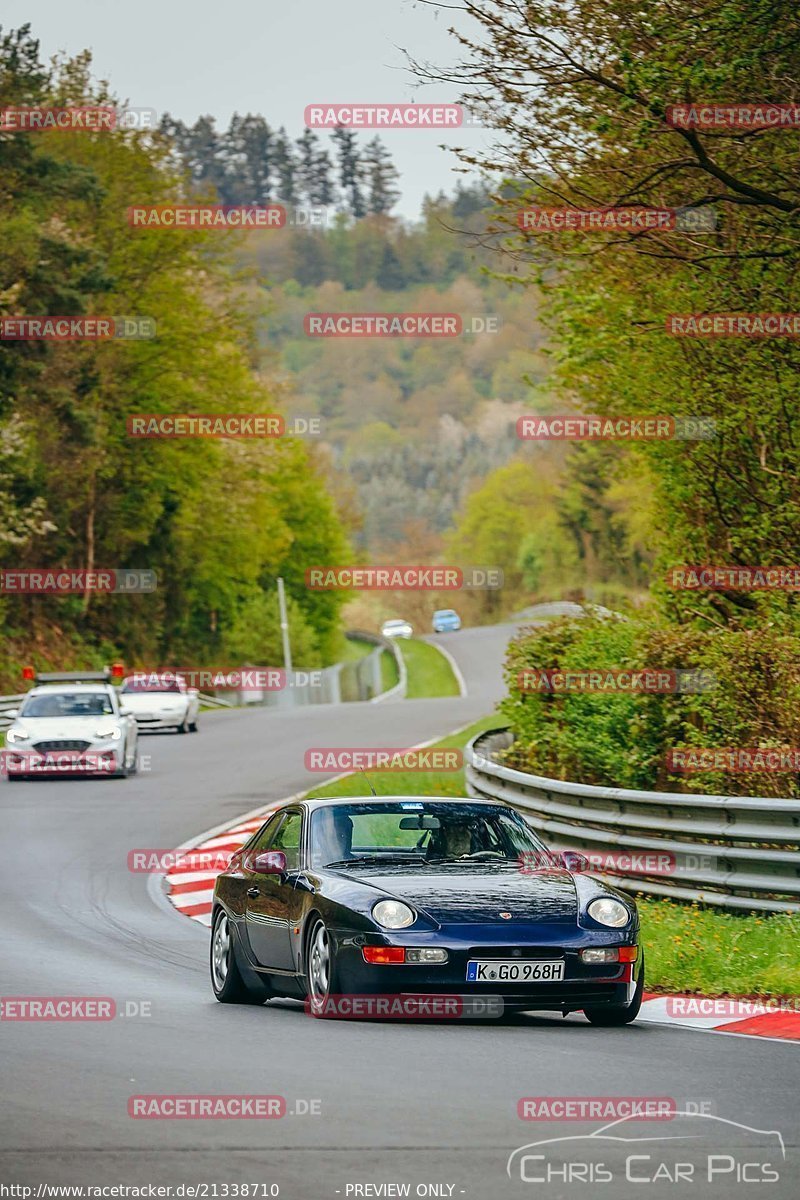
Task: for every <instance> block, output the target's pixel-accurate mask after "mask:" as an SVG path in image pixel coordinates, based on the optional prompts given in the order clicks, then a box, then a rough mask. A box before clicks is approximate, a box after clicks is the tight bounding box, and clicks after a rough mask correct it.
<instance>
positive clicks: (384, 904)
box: [372, 900, 417, 929]
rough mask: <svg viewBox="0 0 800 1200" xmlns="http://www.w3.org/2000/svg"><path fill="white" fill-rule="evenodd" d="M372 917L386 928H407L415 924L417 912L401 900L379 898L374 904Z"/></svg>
mask: <svg viewBox="0 0 800 1200" xmlns="http://www.w3.org/2000/svg"><path fill="white" fill-rule="evenodd" d="M372 917H373V920H375V921H377V922H378V924H379V925H382V926H383V928H384V929H405V927H406V926H407V925H413V924H414V922H415V921H416V919H417V914H416V913H415V912H414V910H413V908H409V907H408V905H407V904H403V903H402V901H401V900H379V901H378V903H377V904H374V905H373V906H372Z"/></svg>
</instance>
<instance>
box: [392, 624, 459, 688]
mask: <svg viewBox="0 0 800 1200" xmlns="http://www.w3.org/2000/svg"><path fill="white" fill-rule="evenodd" d="M398 649H399V650H400V653H401V654H402V655H403V658H404V659H405V664H406V670H407V672H408V688H407V689H406V699H407V700H426V699H431V698H434V697H437V696H459V695H460V694H461V693H460V690H459V687H458V680H457V679H456V677H455V675H454V674H453V668H452V667H451V666H450V663H449V662H448V661H447V659H446V658H445V656H444V655H443V654H442V652H441V650H439V649H438V647H436V646H433V645H431V643H430V642H420V641H417V639H416V638H411V639H410V640H409V641H401V642H399V644H398Z"/></svg>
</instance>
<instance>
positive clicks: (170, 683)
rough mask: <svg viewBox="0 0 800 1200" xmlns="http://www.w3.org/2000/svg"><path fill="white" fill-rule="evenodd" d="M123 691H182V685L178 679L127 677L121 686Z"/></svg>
mask: <svg viewBox="0 0 800 1200" xmlns="http://www.w3.org/2000/svg"><path fill="white" fill-rule="evenodd" d="M120 691H121V692H125V693H126V694H130V693H131V692H180V691H181V685H180V684H179V683H178V681H177V679H160V680H159V679H153V680H150V679H126V680H125V682H124V683H123V685H122V687H121V688H120Z"/></svg>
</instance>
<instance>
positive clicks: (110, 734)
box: [92, 725, 122, 742]
mask: <svg viewBox="0 0 800 1200" xmlns="http://www.w3.org/2000/svg"><path fill="white" fill-rule="evenodd" d="M92 737H96V738H98V739H99V740H100V741H104V742H107V741H110V740H111V739H112V738H114V739H116V738H120V737H122V730H121V729H120V727H119V725H114V726H113V727H112V728H111V729H95V731H94V733H93V734H92Z"/></svg>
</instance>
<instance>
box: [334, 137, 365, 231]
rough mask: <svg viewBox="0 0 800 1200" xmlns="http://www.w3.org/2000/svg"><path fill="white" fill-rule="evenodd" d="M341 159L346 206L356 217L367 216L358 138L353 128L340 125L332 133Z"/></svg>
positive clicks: (341, 179)
mask: <svg viewBox="0 0 800 1200" xmlns="http://www.w3.org/2000/svg"><path fill="white" fill-rule="evenodd" d="M331 137H332V138H333V141H334V142H335V144H336V150H337V154H338V160H339V185H340V187H341V189H342V195H343V199H344V202H345V205H346V207H347V208H348V209H349V210H350V213H351V214H352V216H354V217H355V218H356V219H358V218H359V217H363V216H366V213H367V206H366V203H365V200H364V194H363V190H362V182H363V166H362V162H361V158H360V156H359V153H358V140H357V138H356V135H355V134H354V133H353V131H352V129H347V128H345V127H344V126H339V127H338V128H337V129H334V131H333V133H332V134H331Z"/></svg>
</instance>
